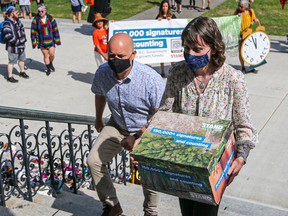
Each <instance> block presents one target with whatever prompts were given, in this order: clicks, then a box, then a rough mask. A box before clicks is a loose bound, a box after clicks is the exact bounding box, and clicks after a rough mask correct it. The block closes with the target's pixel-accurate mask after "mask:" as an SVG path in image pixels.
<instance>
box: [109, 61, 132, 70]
mask: <svg viewBox="0 0 288 216" xmlns="http://www.w3.org/2000/svg"><path fill="white" fill-rule="evenodd" d="M108 65H109V66H110V68H111V69H112V70H113V71H114V72H115V73H122V72H124V71H125V70H127V68H129V67H130V66H131V64H130V59H118V58H113V59H108Z"/></svg>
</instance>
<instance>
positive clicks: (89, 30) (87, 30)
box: [75, 24, 94, 36]
mask: <svg viewBox="0 0 288 216" xmlns="http://www.w3.org/2000/svg"><path fill="white" fill-rule="evenodd" d="M75 31H76V32H79V33H81V34H83V35H91V36H92V34H93V31H94V27H93V26H92V25H91V24H83V25H81V26H80V28H75Z"/></svg>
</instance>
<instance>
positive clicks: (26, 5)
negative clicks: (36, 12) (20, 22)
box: [18, 0, 32, 19]
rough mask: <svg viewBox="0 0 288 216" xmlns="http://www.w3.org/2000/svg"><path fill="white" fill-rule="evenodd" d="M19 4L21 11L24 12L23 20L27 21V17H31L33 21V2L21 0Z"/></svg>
mask: <svg viewBox="0 0 288 216" xmlns="http://www.w3.org/2000/svg"><path fill="white" fill-rule="evenodd" d="M18 4H19V6H20V10H21V12H22V17H23V19H26V15H28V16H29V19H32V11H31V2H30V0H19V1H18Z"/></svg>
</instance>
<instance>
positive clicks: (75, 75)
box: [68, 71, 94, 84]
mask: <svg viewBox="0 0 288 216" xmlns="http://www.w3.org/2000/svg"><path fill="white" fill-rule="evenodd" d="M68 75H70V76H71V78H72V79H74V80H77V81H81V82H84V83H87V84H92V82H93V79H94V73H91V72H86V73H85V74H84V73H83V72H74V71H68Z"/></svg>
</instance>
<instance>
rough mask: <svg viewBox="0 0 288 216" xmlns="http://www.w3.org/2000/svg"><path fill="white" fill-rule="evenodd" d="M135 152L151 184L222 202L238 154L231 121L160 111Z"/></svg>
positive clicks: (147, 183)
mask: <svg viewBox="0 0 288 216" xmlns="http://www.w3.org/2000/svg"><path fill="white" fill-rule="evenodd" d="M131 154H132V156H133V157H134V158H135V160H137V161H138V162H139V166H138V169H139V172H140V175H141V183H142V184H143V185H144V186H146V187H147V188H149V189H152V190H155V191H160V192H163V193H167V194H171V195H175V196H178V197H181V198H186V199H191V200H196V201H199V202H203V203H208V204H212V205H217V204H219V202H220V200H221V197H222V195H223V192H224V190H225V188H226V186H227V180H228V175H227V173H228V170H229V168H230V166H231V164H232V162H233V160H234V158H235V155H236V150H235V141H234V136H233V126H232V122H231V121H228V120H214V119H210V118H202V117H197V116H189V115H185V114H179V113H169V112H163V111H158V112H157V113H156V114H155V115H154V117H153V120H152V121H151V123H150V125H149V127H148V128H147V130H146V131H145V133H144V134H143V136H142V139H141V141H140V143H139V144H138V145H137V146H136V148H135V150H134V151H133V152H132V153H131Z"/></svg>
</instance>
